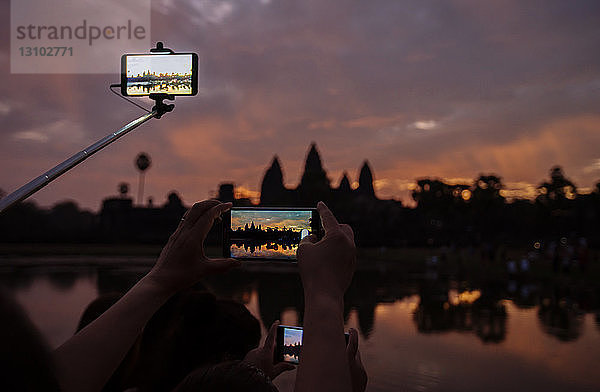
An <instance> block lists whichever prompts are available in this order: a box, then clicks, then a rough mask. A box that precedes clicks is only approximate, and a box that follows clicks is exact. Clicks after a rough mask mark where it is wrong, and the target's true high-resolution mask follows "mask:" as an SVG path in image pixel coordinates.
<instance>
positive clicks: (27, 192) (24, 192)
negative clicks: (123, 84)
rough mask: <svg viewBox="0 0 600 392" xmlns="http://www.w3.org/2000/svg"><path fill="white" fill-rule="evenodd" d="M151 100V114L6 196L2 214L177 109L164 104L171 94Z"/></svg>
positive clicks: (159, 95) (0, 204)
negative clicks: (81, 164)
mask: <svg viewBox="0 0 600 392" xmlns="http://www.w3.org/2000/svg"><path fill="white" fill-rule="evenodd" d="M156 46H157V49H159V50H156V49H153V50H151V51H153V52H154V51H165V50H167V51H168V50H169V49H163V48H162V42H159V43H158V44H157V45H156ZM113 86H114V85H113ZM113 86H111V87H113ZM117 86H118V85H117ZM150 99H153V100H154V101H155V102H156V104H155V105H154V107H153V108H152V111H151V112H149V113H148V114H144V115H143V116H142V117H140V118H138V119H135V120H133V121H132V122H130V123H129V124H127V125H125V126H124V127H123V128H121V129H119V130H118V131H116V132H113V133H111V134H109V135H107V136H105V137H103V138H102V139H100V140H98V141H97V142H96V143H94V144H92V145H91V146H89V147H87V148H86V149H84V150H81V151H79V152H78V153H77V154H75V155H73V156H71V157H70V158H69V159H67V160H65V161H64V162H62V163H60V164H58V165H56V166H54V167H53V168H52V169H50V170H48V171H47V172H46V173H44V174H42V175H41V176H39V177H37V178H35V179H33V180H32V181H30V182H28V183H27V184H25V185H23V186H22V187H20V188H19V189H17V190H16V191H14V192H13V193H11V194H10V195H8V196H6V197H5V198H3V199H2V200H0V212H2V211H4V210H5V209H7V208H8V207H10V206H12V205H13V204H15V203H18V202H20V201H21V200H23V199H26V198H27V197H29V196H31V195H33V194H34V193H36V192H37V191H39V190H40V189H42V188H43V187H45V186H46V185H48V184H49V183H50V181H52V180H54V179H56V178H58V177H60V176H61V175H63V174H64V173H66V172H67V171H69V170H71V169H72V168H73V167H75V166H76V165H78V164H80V163H81V162H83V161H85V160H86V159H87V158H89V157H90V156H92V155H93V154H95V153H97V152H98V151H100V150H102V149H103V148H104V147H106V146H108V145H109V144H111V143H112V142H114V141H116V140H117V139H119V138H121V137H123V136H125V135H127V134H128V133H129V132H131V131H133V130H134V129H135V128H137V127H139V126H140V125H142V124H143V123H145V122H146V121H148V120H150V119H151V118H161V116H162V115H163V114H165V113H167V112H170V111H172V110H173V108H174V107H175V105H174V104H166V103H163V100H165V99H169V100H173V99H175V97H174V96H173V95H171V94H150Z"/></svg>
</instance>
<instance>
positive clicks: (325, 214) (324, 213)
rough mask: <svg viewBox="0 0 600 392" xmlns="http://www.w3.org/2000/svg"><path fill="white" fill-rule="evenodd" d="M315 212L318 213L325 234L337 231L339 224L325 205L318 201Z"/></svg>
mask: <svg viewBox="0 0 600 392" xmlns="http://www.w3.org/2000/svg"><path fill="white" fill-rule="evenodd" d="M317 210H318V211H319V215H320V216H321V221H322V222H323V228H324V229H325V234H327V233H328V232H332V231H335V230H339V223H338V221H337V219H335V216H334V215H333V213H332V212H331V211H330V210H329V208H327V206H326V205H325V203H323V202H322V201H320V202H319V203H318V204H317Z"/></svg>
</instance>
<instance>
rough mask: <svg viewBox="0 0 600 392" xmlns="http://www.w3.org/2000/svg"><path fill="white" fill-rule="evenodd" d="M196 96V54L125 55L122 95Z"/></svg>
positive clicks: (123, 58)
mask: <svg viewBox="0 0 600 392" xmlns="http://www.w3.org/2000/svg"><path fill="white" fill-rule="evenodd" d="M160 93H164V94H171V95H196V94H197V93H198V55H197V54H196V53H171V54H168V53H150V54H124V55H123V56H121V94H122V95H125V96H144V95H150V94H160Z"/></svg>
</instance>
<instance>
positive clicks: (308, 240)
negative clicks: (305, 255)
mask: <svg viewBox="0 0 600 392" xmlns="http://www.w3.org/2000/svg"><path fill="white" fill-rule="evenodd" d="M316 242H317V236H316V235H314V234H309V235H307V236H306V237H304V238H302V241H300V244H299V245H302V244H314V243H316Z"/></svg>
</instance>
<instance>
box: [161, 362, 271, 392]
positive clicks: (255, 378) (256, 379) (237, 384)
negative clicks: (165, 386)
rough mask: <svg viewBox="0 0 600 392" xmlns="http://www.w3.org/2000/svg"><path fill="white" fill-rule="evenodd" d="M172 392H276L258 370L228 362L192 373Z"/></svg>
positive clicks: (242, 363) (245, 364)
mask: <svg viewBox="0 0 600 392" xmlns="http://www.w3.org/2000/svg"><path fill="white" fill-rule="evenodd" d="M173 392H277V388H276V387H275V385H273V383H271V381H270V380H269V379H268V378H267V377H266V376H265V374H264V373H263V372H262V371H261V370H259V369H258V368H256V367H254V366H252V365H250V364H248V363H246V362H243V361H228V362H222V363H219V364H217V365H212V366H205V367H201V368H199V369H197V370H195V371H193V372H192V373H190V374H189V375H188V376H187V377H186V378H185V379H184V380H183V381H182V382H181V383H180V384H179V385H178V386H177V388H175V389H174V390H173Z"/></svg>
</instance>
